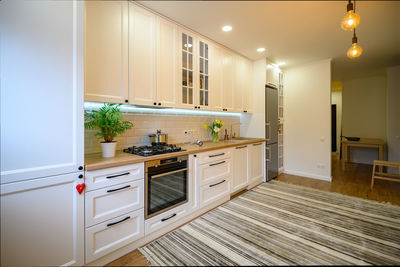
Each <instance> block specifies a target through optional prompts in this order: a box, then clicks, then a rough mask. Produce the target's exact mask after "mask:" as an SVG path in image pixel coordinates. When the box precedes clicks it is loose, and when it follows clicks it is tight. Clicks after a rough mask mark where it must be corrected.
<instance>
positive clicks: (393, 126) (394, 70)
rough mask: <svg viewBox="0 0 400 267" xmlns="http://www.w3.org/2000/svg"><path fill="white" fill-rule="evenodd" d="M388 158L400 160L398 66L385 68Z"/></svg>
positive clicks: (399, 75) (399, 77) (399, 68)
mask: <svg viewBox="0 0 400 267" xmlns="http://www.w3.org/2000/svg"><path fill="white" fill-rule="evenodd" d="M387 143H388V160H389V161H394V162H400V66H396V67H391V68H388V69H387Z"/></svg>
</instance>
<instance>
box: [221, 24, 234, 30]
mask: <svg viewBox="0 0 400 267" xmlns="http://www.w3.org/2000/svg"><path fill="white" fill-rule="evenodd" d="M222 30H223V31H224V32H230V31H231V30H232V26H230V25H225V26H224V27H222Z"/></svg>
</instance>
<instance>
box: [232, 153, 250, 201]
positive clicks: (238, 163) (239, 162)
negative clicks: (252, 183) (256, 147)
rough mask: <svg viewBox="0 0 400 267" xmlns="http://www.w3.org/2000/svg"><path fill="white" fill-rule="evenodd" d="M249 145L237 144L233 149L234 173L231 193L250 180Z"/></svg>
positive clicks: (243, 186)
mask: <svg viewBox="0 0 400 267" xmlns="http://www.w3.org/2000/svg"><path fill="white" fill-rule="evenodd" d="M248 150H249V149H248V145H245V146H237V147H235V149H234V150H233V158H232V161H233V175H232V183H231V193H235V192H237V191H239V190H240V189H243V188H245V187H246V186H247V184H248V182H249V179H248V178H249V168H248V164H249V161H248V157H249V153H248Z"/></svg>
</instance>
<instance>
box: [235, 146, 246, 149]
mask: <svg viewBox="0 0 400 267" xmlns="http://www.w3.org/2000/svg"><path fill="white" fill-rule="evenodd" d="M245 147H247V146H237V147H236V149H241V148H245Z"/></svg>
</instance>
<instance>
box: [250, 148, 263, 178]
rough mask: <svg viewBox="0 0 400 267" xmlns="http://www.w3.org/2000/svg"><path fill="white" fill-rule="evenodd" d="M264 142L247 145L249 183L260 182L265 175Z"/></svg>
mask: <svg viewBox="0 0 400 267" xmlns="http://www.w3.org/2000/svg"><path fill="white" fill-rule="evenodd" d="M264 151H265V143H264V142H260V143H256V144H251V145H249V159H248V161H249V183H250V184H252V183H256V182H260V183H261V182H262V181H263V180H264V176H265V160H264V159H265V155H264Z"/></svg>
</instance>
